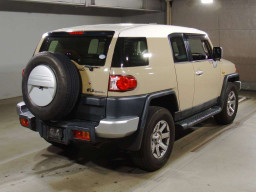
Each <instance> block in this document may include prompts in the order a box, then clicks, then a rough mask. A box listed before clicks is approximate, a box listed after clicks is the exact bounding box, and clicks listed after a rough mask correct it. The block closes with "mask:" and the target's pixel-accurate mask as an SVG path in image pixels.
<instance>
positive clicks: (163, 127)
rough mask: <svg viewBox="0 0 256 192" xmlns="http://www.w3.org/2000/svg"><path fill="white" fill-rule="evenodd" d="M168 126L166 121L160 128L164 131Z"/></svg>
mask: <svg viewBox="0 0 256 192" xmlns="http://www.w3.org/2000/svg"><path fill="white" fill-rule="evenodd" d="M166 126H167V124H166V123H164V124H163V125H162V127H161V128H160V130H159V131H160V132H161V133H162V132H163V130H164V129H165V127H166Z"/></svg>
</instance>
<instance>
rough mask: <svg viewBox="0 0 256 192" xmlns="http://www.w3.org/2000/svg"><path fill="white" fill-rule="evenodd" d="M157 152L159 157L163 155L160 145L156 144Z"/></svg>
mask: <svg viewBox="0 0 256 192" xmlns="http://www.w3.org/2000/svg"><path fill="white" fill-rule="evenodd" d="M156 154H157V156H158V157H160V156H161V153H160V149H159V145H157V146H156Z"/></svg>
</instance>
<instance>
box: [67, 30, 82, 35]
mask: <svg viewBox="0 0 256 192" xmlns="http://www.w3.org/2000/svg"><path fill="white" fill-rule="evenodd" d="M69 34H70V35H83V34H84V32H83V31H73V32H69Z"/></svg>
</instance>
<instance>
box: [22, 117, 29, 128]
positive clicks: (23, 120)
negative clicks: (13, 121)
mask: <svg viewBox="0 0 256 192" xmlns="http://www.w3.org/2000/svg"><path fill="white" fill-rule="evenodd" d="M20 124H21V125H22V126H24V127H29V120H28V119H25V118H20Z"/></svg>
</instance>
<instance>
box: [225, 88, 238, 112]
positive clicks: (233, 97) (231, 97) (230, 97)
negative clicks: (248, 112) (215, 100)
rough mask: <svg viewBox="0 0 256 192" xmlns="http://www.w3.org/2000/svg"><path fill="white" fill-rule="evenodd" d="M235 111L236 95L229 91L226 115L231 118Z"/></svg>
mask: <svg viewBox="0 0 256 192" xmlns="http://www.w3.org/2000/svg"><path fill="white" fill-rule="evenodd" d="M235 110H236V94H235V92H234V91H231V92H230V93H229V94H228V101H227V111H228V115H229V116H232V115H234V113H235Z"/></svg>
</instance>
